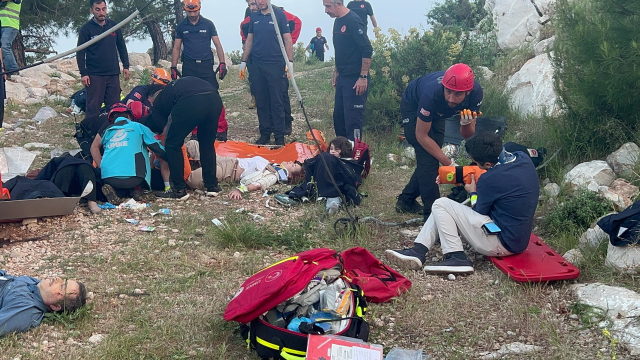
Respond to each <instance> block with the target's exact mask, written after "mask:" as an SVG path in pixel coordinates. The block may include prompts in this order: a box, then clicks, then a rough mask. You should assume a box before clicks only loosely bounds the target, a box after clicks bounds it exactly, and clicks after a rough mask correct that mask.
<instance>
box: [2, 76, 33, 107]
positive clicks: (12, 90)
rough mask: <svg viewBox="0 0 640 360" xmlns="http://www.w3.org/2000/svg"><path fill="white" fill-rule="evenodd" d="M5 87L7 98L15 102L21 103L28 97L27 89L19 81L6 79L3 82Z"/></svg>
mask: <svg viewBox="0 0 640 360" xmlns="http://www.w3.org/2000/svg"><path fill="white" fill-rule="evenodd" d="M5 87H6V89H7V100H13V101H14V102H16V103H19V104H22V103H24V102H25V100H27V99H28V98H29V93H28V92H27V89H26V88H25V87H24V85H22V84H20V83H14V82H13V81H7V82H5Z"/></svg>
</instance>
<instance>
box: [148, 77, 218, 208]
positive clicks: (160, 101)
mask: <svg viewBox="0 0 640 360" xmlns="http://www.w3.org/2000/svg"><path fill="white" fill-rule="evenodd" d="M149 100H150V101H151V103H152V104H153V107H152V109H151V115H150V116H149V117H147V118H146V119H145V118H143V119H141V121H142V122H143V123H144V124H145V125H146V126H147V127H149V128H150V129H151V131H153V132H155V133H164V134H165V135H166V137H165V142H164V147H165V151H166V153H167V162H168V163H169V170H170V182H171V189H169V190H167V191H165V192H161V193H156V196H157V197H159V198H165V199H174V200H186V199H188V198H189V194H187V184H186V182H185V180H184V156H183V154H182V146H183V145H184V138H185V137H186V136H187V135H189V133H191V131H192V130H193V129H194V128H195V127H198V141H199V143H200V163H201V165H202V176H203V178H204V185H205V188H206V195H208V196H216V195H218V193H219V192H220V191H221V190H220V186H218V180H217V178H216V151H215V148H214V147H213V142H214V141H215V137H216V129H217V128H218V119H219V118H220V114H221V113H222V99H220V94H218V91H217V90H216V89H214V88H213V86H211V84H210V83H209V82H207V81H204V80H202V79H200V78H197V77H193V76H185V77H182V78H180V79H177V80H174V81H172V82H170V83H169V84H168V85H167V86H166V87H165V88H164V89H163V90H162V91H160V92H159V93H156V94H154V95H152V96H151V97H150V98H149ZM170 115H171V120H169V116H170Z"/></svg>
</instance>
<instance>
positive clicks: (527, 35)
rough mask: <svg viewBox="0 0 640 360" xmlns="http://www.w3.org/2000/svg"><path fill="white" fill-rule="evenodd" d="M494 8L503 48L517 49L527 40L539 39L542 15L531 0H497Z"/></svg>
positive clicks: (499, 39) (500, 44) (500, 42)
mask: <svg viewBox="0 0 640 360" xmlns="http://www.w3.org/2000/svg"><path fill="white" fill-rule="evenodd" d="M492 8H493V14H494V17H495V19H496V27H497V29H498V34H497V35H498V45H499V46H500V48H501V49H515V48H517V47H519V46H520V45H522V44H523V43H524V42H525V41H531V40H537V38H538V36H539V35H540V29H541V25H540V24H539V23H538V18H540V15H539V14H538V11H537V10H536V8H535V6H533V3H532V2H531V1H530V0H495V1H494V2H493V4H492Z"/></svg>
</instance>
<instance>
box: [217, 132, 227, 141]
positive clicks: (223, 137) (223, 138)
mask: <svg viewBox="0 0 640 360" xmlns="http://www.w3.org/2000/svg"><path fill="white" fill-rule="evenodd" d="M227 131H228V130H225V131H223V132H219V133H217V134H216V140H218V141H221V142H225V141H227Z"/></svg>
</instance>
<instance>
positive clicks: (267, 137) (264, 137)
mask: <svg viewBox="0 0 640 360" xmlns="http://www.w3.org/2000/svg"><path fill="white" fill-rule="evenodd" d="M270 141H271V135H265V134H262V135H260V138H259V139H258V140H256V145H267V144H268V143H269V142H270Z"/></svg>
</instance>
